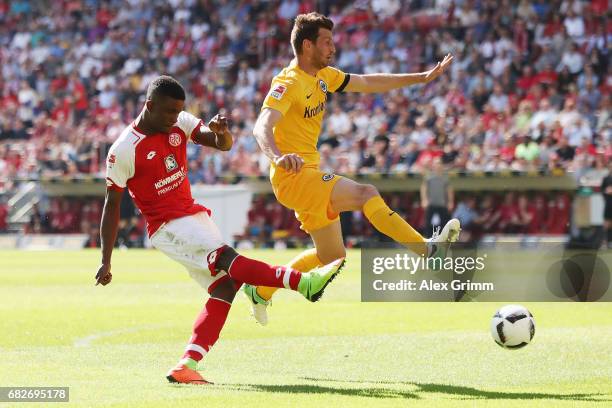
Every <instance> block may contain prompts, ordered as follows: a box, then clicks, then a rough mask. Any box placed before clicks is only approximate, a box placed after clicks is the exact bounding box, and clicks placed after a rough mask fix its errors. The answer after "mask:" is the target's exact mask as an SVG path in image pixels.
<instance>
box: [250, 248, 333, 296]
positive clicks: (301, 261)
mask: <svg viewBox="0 0 612 408" xmlns="http://www.w3.org/2000/svg"><path fill="white" fill-rule="evenodd" d="M322 265H323V264H322V263H321V261H320V260H319V257H318V256H317V250H316V249H315V248H312V249H307V250H306V251H303V252H300V253H299V254H298V256H296V257H295V258H293V259H292V260H291V261H290V262H289V263H288V264H287V266H288V267H290V268H293V269H295V270H298V271H300V272H308V271H309V270H311V269H313V268H316V267H317V266H322ZM278 289H279V288H271V287H268V286H258V287H257V294H258V295H259V296H261V297H262V298H264V299H265V300H270V299H272V295H274V292H276V291H277V290H278Z"/></svg>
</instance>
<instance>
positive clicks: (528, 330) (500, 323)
mask: <svg viewBox="0 0 612 408" xmlns="http://www.w3.org/2000/svg"><path fill="white" fill-rule="evenodd" d="M534 334H535V320H533V315H532V314H531V313H530V312H529V310H527V309H526V308H525V307H523V306H521V305H506V306H504V307H502V308H501V309H499V310H498V311H497V312H496V313H495V315H494V316H493V320H491V335H492V336H493V340H495V342H496V343H497V344H499V345H500V346H501V347H503V348H505V349H511V350H514V349H519V348H521V347H525V346H526V345H527V344H529V342H530V341H531V340H532V339H533V335H534Z"/></svg>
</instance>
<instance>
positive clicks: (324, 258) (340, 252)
mask: <svg viewBox="0 0 612 408" xmlns="http://www.w3.org/2000/svg"><path fill="white" fill-rule="evenodd" d="M317 257H318V258H319V261H321V262H322V263H323V264H328V263H330V262H333V261H335V260H336V259H338V258H345V257H346V249H345V248H344V247H342V248H337V249H334V250H332V251H326V252H325V253H319V252H317Z"/></svg>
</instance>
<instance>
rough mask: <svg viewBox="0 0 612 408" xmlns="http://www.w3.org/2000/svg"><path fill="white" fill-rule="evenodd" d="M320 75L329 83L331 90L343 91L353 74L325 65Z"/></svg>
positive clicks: (328, 86)
mask: <svg viewBox="0 0 612 408" xmlns="http://www.w3.org/2000/svg"><path fill="white" fill-rule="evenodd" d="M320 75H321V76H322V77H323V78H324V80H325V82H326V83H327V88H328V89H329V91H330V92H342V91H344V88H345V87H346V85H347V84H348V82H349V80H350V78H351V74H347V73H345V72H342V71H340V70H339V69H338V68H334V67H325V68H323V69H322V70H321V73H320Z"/></svg>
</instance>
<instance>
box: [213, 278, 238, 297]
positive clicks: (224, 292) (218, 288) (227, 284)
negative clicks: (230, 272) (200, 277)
mask: <svg viewBox="0 0 612 408" xmlns="http://www.w3.org/2000/svg"><path fill="white" fill-rule="evenodd" d="M209 293H210V297H211V298H215V299H220V300H223V301H224V302H227V303H232V302H233V301H234V297H235V296H236V285H235V284H234V280H233V279H231V278H229V277H227V278H222V279H221V280H220V281H219V283H218V284H216V285H215V286H214V287H213V288H212V290H210V292H209Z"/></svg>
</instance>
